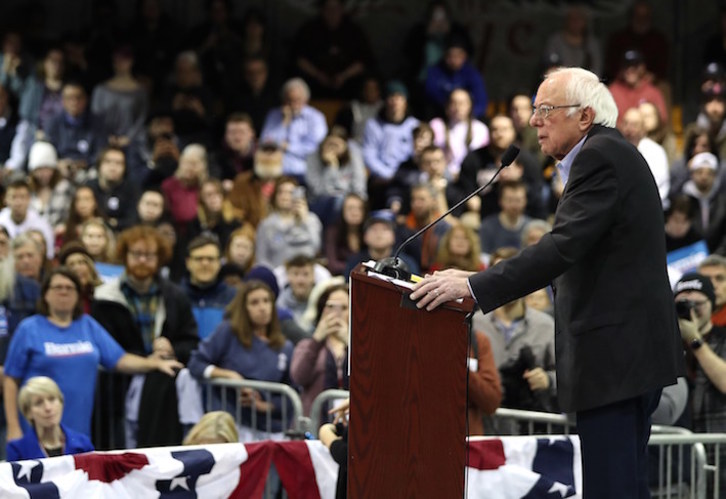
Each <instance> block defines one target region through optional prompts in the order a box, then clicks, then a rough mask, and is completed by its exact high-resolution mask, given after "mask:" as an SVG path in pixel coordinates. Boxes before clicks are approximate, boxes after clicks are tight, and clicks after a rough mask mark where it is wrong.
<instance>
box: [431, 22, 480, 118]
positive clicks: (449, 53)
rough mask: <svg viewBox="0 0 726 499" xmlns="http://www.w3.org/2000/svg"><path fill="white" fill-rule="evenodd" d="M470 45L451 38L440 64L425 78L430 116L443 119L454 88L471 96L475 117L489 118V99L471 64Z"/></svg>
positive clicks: (461, 38) (465, 41) (432, 67)
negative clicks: (462, 90)
mask: <svg viewBox="0 0 726 499" xmlns="http://www.w3.org/2000/svg"><path fill="white" fill-rule="evenodd" d="M469 55H470V53H469V47H468V41H467V40H466V39H465V38H463V37H461V36H457V35H452V36H450V37H449V39H448V40H447V42H446V50H445V52H444V55H443V57H442V58H441V60H440V61H439V63H438V64H435V65H433V66H431V67H430V68H429V70H428V73H427V74H426V83H425V87H426V97H427V98H428V99H429V104H430V106H431V109H430V113H429V114H430V115H431V116H443V115H444V108H445V106H446V101H447V99H448V98H449V95H450V94H451V92H452V91H453V90H454V89H455V88H462V89H464V90H466V91H467V92H469V95H470V96H471V101H472V112H471V114H472V116H473V117H475V118H482V117H484V115H485V114H486V111H487V105H488V104H489V97H488V96H487V91H486V88H485V87H484V80H483V78H482V76H481V73H480V72H479V70H478V69H477V68H476V67H475V66H474V64H472V63H471V61H470V60H469Z"/></svg>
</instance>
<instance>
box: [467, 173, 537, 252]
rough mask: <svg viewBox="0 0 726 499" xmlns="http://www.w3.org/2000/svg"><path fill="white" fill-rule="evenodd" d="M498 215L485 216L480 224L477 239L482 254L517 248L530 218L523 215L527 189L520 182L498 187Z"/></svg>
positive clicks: (503, 184)
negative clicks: (504, 248)
mask: <svg viewBox="0 0 726 499" xmlns="http://www.w3.org/2000/svg"><path fill="white" fill-rule="evenodd" d="M499 207H500V208H501V210H500V212H499V213H494V214H492V215H487V216H486V217H485V218H484V219H483V220H482V222H481V228H480V229H479V239H480V242H481V249H482V251H483V252H484V253H489V254H492V253H494V252H495V250H497V249H499V248H503V247H506V246H509V247H514V248H519V247H520V245H521V240H522V230H523V229H524V226H525V225H526V224H527V222H529V221H530V218H529V217H528V216H527V215H525V213H524V212H525V208H526V207H527V188H526V187H525V186H524V184H522V183H521V182H506V183H502V184H501V185H500V186H499Z"/></svg>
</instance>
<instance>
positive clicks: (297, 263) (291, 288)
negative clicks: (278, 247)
mask: <svg viewBox="0 0 726 499" xmlns="http://www.w3.org/2000/svg"><path fill="white" fill-rule="evenodd" d="M285 274H286V276H287V285H286V286H285V287H284V288H283V289H282V291H281V292H280V295H279V296H278V297H277V302H276V303H277V306H278V307H281V308H285V309H287V310H289V311H290V312H292V315H293V317H294V318H295V320H296V321H297V322H298V324H301V323H302V316H303V314H304V313H305V310H306V309H307V307H308V301H309V299H310V293H312V291H313V287H314V286H315V259H314V258H312V257H310V256H305V255H297V256H294V257H292V258H290V259H289V260H287V261H286V262H285Z"/></svg>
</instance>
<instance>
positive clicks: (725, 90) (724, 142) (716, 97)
mask: <svg viewBox="0 0 726 499" xmlns="http://www.w3.org/2000/svg"><path fill="white" fill-rule="evenodd" d="M701 97H702V101H701V108H700V110H699V112H698V116H696V121H695V122H693V123H689V124H688V125H686V128H685V130H684V134H685V136H686V139H688V137H690V136H691V134H692V133H694V129H695V128H699V129H704V130H706V131H707V132H708V135H709V138H710V140H711V142H712V143H713V144H714V148H715V151H712V152H713V153H714V154H716V155H717V156H718V157H719V158H722V159H723V158H726V85H724V84H721V83H718V84H716V85H714V86H713V87H711V88H709V89H708V90H706V91H704V92H702V94H701Z"/></svg>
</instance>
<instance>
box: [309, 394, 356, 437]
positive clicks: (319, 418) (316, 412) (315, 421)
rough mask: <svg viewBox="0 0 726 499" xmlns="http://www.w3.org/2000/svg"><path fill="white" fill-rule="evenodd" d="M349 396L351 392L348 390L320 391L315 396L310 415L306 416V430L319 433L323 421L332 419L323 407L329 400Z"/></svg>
mask: <svg viewBox="0 0 726 499" xmlns="http://www.w3.org/2000/svg"><path fill="white" fill-rule="evenodd" d="M349 396H350V392H349V391H348V390H324V391H322V392H320V394H319V395H318V396H317V397H315V400H313V405H312V406H311V407H310V417H309V418H306V424H307V428H306V431H309V432H310V433H312V434H313V435H317V434H318V428H317V426H318V425H320V423H321V422H327V421H329V420H330V418H328V417H326V416H327V415H325V414H323V413H322V412H323V408H324V407H326V405H327V404H328V402H331V401H332V400H340V399H347V398H348V397H349Z"/></svg>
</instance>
